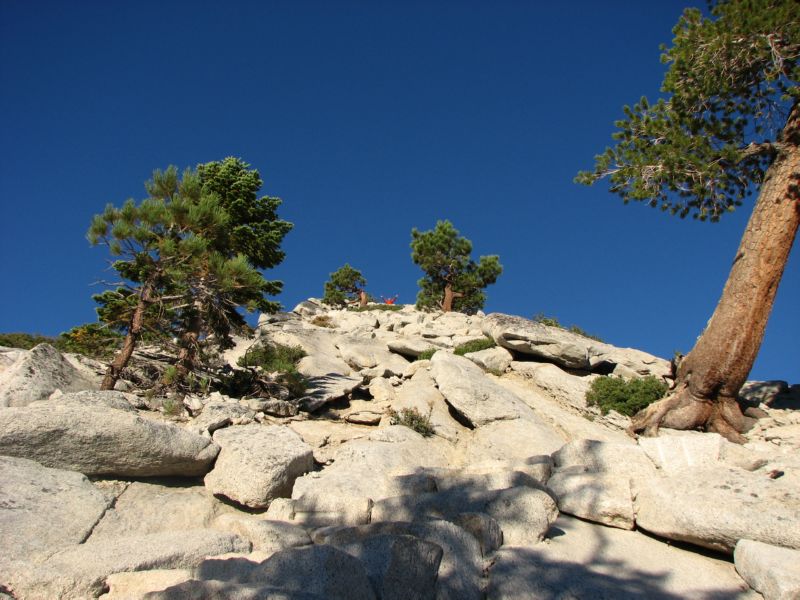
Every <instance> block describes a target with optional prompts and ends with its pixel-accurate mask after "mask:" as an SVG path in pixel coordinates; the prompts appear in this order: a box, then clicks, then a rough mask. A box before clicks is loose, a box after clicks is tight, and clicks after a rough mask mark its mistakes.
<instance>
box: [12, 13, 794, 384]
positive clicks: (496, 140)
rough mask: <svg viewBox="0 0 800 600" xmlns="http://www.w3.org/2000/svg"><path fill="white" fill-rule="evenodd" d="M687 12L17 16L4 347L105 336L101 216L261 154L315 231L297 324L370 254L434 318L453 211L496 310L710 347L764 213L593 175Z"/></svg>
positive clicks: (289, 280) (305, 253)
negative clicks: (496, 270) (487, 264)
mask: <svg viewBox="0 0 800 600" xmlns="http://www.w3.org/2000/svg"><path fill="white" fill-rule="evenodd" d="M697 3H699V4H700V5H702V6H704V5H705V2H702V1H701V0H697ZM686 4H687V2H685V1H681V2H674V1H671V0H659V1H658V2H631V1H623V0H614V1H608V2H596V1H589V0H586V1H577V2H569V3H555V2H553V3H550V2H539V1H528V2H522V1H510V0H509V1H497V2H470V1H456V0H451V1H421V0H419V1H416V0H411V1H403V2H400V1H397V2H385V1H380V0H378V1H367V0H364V1H360V2H348V1H336V2H328V1H324V2H323V1H319V2H311V1H296V2H290V1H287V2H266V1H265V2H255V1H254V2H243V1H231V2H226V3H222V2H202V1H197V2H179V1H167V2H150V1H144V2H106V1H103V2H93V1H85V0H84V1H80V2H64V1H63V0H61V1H57V2H45V1H39V0H3V1H2V2H0V86H1V87H2V92H1V93H0V118H2V135H0V145H1V146H0V147H1V148H2V155H1V158H2V160H0V201H1V202H2V215H3V217H2V220H0V244H1V247H0V252H1V254H0V256H2V260H1V261H0V282H2V293H0V331H28V332H40V333H44V334H57V333H59V332H61V331H64V330H67V329H69V328H70V327H72V326H74V325H77V324H80V323H84V322H87V321H93V320H94V319H95V315H94V305H93V302H92V301H91V299H90V295H91V294H92V293H94V292H96V291H99V288H97V287H92V283H93V282H94V281H96V280H98V279H101V278H103V277H104V276H106V274H105V273H104V269H105V267H106V259H107V258H108V257H107V255H106V253H105V251H104V249H103V248H100V247H98V248H91V247H90V246H89V244H88V242H87V241H86V239H85V237H84V234H85V232H86V229H87V227H88V225H89V222H90V220H91V217H92V215H93V214H95V213H97V212H100V211H101V210H102V209H103V207H104V206H105V204H106V203H109V202H110V203H114V204H120V203H122V202H123V201H124V200H125V199H127V198H129V197H133V198H136V199H141V198H142V197H143V196H144V189H143V185H142V184H143V182H144V181H145V180H146V179H147V178H149V177H150V174H151V173H152V170H153V169H154V168H163V167H166V166H167V165H169V164H175V165H177V166H179V167H181V168H184V167H187V166H194V165H196V164H198V163H200V162H207V161H210V160H217V159H222V158H224V157H226V156H239V157H242V158H243V159H244V160H246V161H247V162H249V163H251V164H252V165H253V167H255V168H257V169H259V171H260V172H261V175H262V177H263V179H264V182H265V185H264V188H263V190H262V191H263V193H265V194H269V195H273V196H279V197H280V198H282V199H283V202H284V204H283V206H282V208H281V215H282V217H283V218H285V219H287V220H289V221H292V222H293V223H294V224H295V229H294V231H292V233H290V234H289V236H288V237H287V238H286V240H285V243H284V248H285V250H286V252H287V258H286V260H285V262H284V263H283V264H282V265H281V266H280V267H279V268H277V269H274V270H273V271H270V272H269V273H268V276H269V277H270V278H277V279H281V280H282V281H284V282H285V288H284V290H285V291H284V293H283V294H282V295H281V296H280V298H279V300H280V301H281V302H282V303H283V304H284V306H286V307H287V308H291V307H292V306H294V304H295V303H297V302H298V301H300V300H302V299H304V298H307V297H309V296H319V295H321V293H322V284H323V282H324V281H325V280H326V279H327V277H328V274H329V273H330V272H332V271H334V270H335V269H337V268H338V267H340V266H341V265H343V264H344V263H345V262H349V263H350V264H351V265H353V266H354V267H356V268H358V269H360V270H361V271H362V272H363V273H364V275H365V277H366V278H367V280H368V283H369V285H368V288H369V291H370V292H372V293H373V294H375V295H377V296H379V295H381V294H383V295H387V296H388V295H393V294H396V293H397V294H399V295H400V301H401V302H408V303H411V302H413V301H414V299H415V295H416V289H417V288H416V281H417V279H418V278H419V277H420V275H421V272H420V271H419V270H418V268H417V267H416V266H415V265H413V263H412V262H411V259H410V249H409V242H410V232H411V229H412V227H417V228H420V229H430V228H432V227H433V226H434V225H435V223H436V220H437V219H450V220H451V221H452V222H453V223H454V225H455V226H456V227H457V228H458V229H459V230H460V231H461V233H462V234H463V235H465V236H466V237H468V238H470V239H471V240H472V241H473V242H474V250H475V254H476V255H479V254H499V255H500V259H501V262H502V264H503V265H504V267H505V270H504V273H503V275H502V277H501V278H500V280H499V281H498V283H497V284H496V285H494V286H492V287H490V288H489V289H488V290H487V291H488V305H487V307H486V308H487V312H488V311H502V312H507V313H513V314H519V315H522V316H528V317H529V316H532V315H533V314H535V313H539V312H544V313H546V314H548V315H554V316H557V317H558V318H559V319H560V320H561V322H562V323H565V324H577V325H580V326H581V327H583V328H584V329H586V330H587V331H590V332H593V333H595V334H597V335H600V336H602V337H603V338H605V339H606V340H607V341H609V342H611V343H614V344H616V345H620V346H632V347H636V348H641V349H644V350H647V351H649V352H652V353H655V354H659V355H661V356H665V357H669V356H671V354H672V352H673V351H674V350H676V349H680V350H683V351H684V352H686V351H688V350H689V349H690V348H691V347H692V345H693V343H694V340H695V338H696V336H697V335H698V334H699V333H700V331H701V330H702V328H703V326H704V325H705V323H706V321H707V319H708V318H709V317H710V316H711V312H712V311H713V308H714V306H715V305H716V302H717V300H718V298H719V294H720V292H721V290H722V286H723V283H724V281H725V279H726V277H727V274H728V268H729V266H730V263H731V260H732V259H733V256H734V253H735V251H736V247H737V244H738V240H739V238H740V236H741V233H742V231H743V229H744V226H745V223H746V220H747V217H748V214H749V212H750V208H751V205H750V204H746V205H745V206H744V207H743V208H742V209H741V210H739V211H737V213H735V214H734V215H730V216H726V217H725V218H724V219H723V221H722V222H721V223H719V224H707V223H706V224H702V223H698V222H693V221H691V220H687V221H681V220H680V219H677V218H674V217H669V216H667V215H664V214H662V213H661V212H660V211H654V210H652V209H650V208H647V207H644V206H634V205H631V206H624V205H623V204H622V202H621V201H620V200H619V199H618V198H617V197H616V196H612V195H611V194H610V193H609V192H608V191H607V187H606V185H604V184H600V185H596V186H595V187H593V188H585V187H582V186H578V185H576V184H574V183H573V182H572V179H573V177H574V175H575V174H576V172H577V171H578V170H580V169H584V168H589V167H591V165H592V158H593V156H594V155H595V154H597V153H599V152H601V151H602V150H603V148H604V147H605V146H606V145H608V144H609V143H610V135H611V133H612V131H613V121H614V120H615V119H617V118H619V117H620V116H621V109H622V106H623V105H624V104H626V103H633V102H635V101H636V100H638V98H639V97H640V96H641V95H643V94H644V95H648V96H650V97H654V96H656V95H657V93H658V88H659V85H660V82H661V78H662V75H663V68H664V67H663V66H662V65H661V64H660V62H659V50H658V45H659V43H661V42H668V41H669V40H670V39H671V28H672V26H673V25H674V23H675V22H676V21H677V18H678V16H679V14H680V12H681V10H682V8H683V7H684V6H685V5H686ZM799 275H800V257H798V250H797V248H795V249H794V252H793V255H792V257H791V259H790V263H789V265H788V266H787V269H786V272H785V274H784V279H783V282H782V284H781V289H780V290H779V292H778V299H777V302H776V305H775V308H774V311H773V315H772V318H771V321H770V325H769V327H768V329H767V334H766V339H765V341H764V345H763V347H762V352H761V355H760V357H759V359H758V361H757V363H756V366H755V368H754V370H753V372H752V374H751V377H752V378H761V379H765V378H779V379H788V380H789V381H794V382H798V381H800V361H798V339H800V317H799V316H798V315H799V314H800V311H798V306H800V276H799Z"/></svg>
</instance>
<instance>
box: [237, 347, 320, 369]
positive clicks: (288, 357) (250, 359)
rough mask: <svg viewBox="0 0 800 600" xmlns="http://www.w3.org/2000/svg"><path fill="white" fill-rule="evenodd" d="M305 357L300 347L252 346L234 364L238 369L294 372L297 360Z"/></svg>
mask: <svg viewBox="0 0 800 600" xmlns="http://www.w3.org/2000/svg"><path fill="white" fill-rule="evenodd" d="M305 355H306V353H305V351H304V350H303V349H302V348H301V347H300V346H285V345H283V344H274V343H273V344H263V345H259V346H254V347H252V348H250V350H248V351H247V352H246V353H245V355H244V356H242V357H241V358H240V359H239V360H238V361H237V362H236V364H238V365H239V366H240V367H261V368H262V369H264V370H265V371H268V372H274V371H278V372H286V371H293V370H295V365H296V363H297V361H298V360H300V359H301V358H303V357H304V356H305Z"/></svg>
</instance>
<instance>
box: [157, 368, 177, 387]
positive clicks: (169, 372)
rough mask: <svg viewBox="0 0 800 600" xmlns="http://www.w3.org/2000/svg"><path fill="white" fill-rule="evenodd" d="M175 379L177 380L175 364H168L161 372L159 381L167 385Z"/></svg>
mask: <svg viewBox="0 0 800 600" xmlns="http://www.w3.org/2000/svg"><path fill="white" fill-rule="evenodd" d="M176 381H178V368H177V367H176V366H175V365H170V366H168V367H167V368H166V369H164V372H163V373H162V374H161V383H162V384H163V385H165V386H166V387H169V386H171V385H172V384H173V383H175V382H176Z"/></svg>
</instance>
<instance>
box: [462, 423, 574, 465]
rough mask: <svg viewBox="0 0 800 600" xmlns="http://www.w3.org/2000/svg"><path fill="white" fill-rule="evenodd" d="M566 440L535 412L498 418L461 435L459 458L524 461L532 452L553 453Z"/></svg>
mask: <svg viewBox="0 0 800 600" xmlns="http://www.w3.org/2000/svg"><path fill="white" fill-rule="evenodd" d="M563 444H564V439H563V438H561V437H560V436H558V435H557V434H556V433H555V432H554V431H553V429H552V428H551V427H548V426H547V425H546V424H545V423H542V422H541V421H539V419H538V418H535V417H534V416H529V417H528V418H527V419H524V420H523V419H514V420H513V421H495V422H493V423H489V424H487V425H484V426H482V427H479V428H477V429H475V430H474V431H472V432H467V433H466V434H464V435H462V436H461V437H460V439H459V451H460V453H461V459H460V461H459V462H460V463H461V464H463V465H465V466H468V465H471V464H475V463H478V462H483V461H487V460H511V461H524V460H526V459H527V458H529V457H530V456H531V455H537V454H538V455H541V454H550V453H551V452H554V451H556V450H557V449H558V448H560V447H561V446H562V445H563Z"/></svg>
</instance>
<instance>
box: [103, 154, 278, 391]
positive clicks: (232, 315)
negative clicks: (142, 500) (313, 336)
mask: <svg viewBox="0 0 800 600" xmlns="http://www.w3.org/2000/svg"><path fill="white" fill-rule="evenodd" d="M145 188H146V190H147V192H148V194H149V197H148V198H147V199H145V200H144V201H142V202H141V203H140V204H138V205H137V204H136V203H135V202H134V201H133V200H129V201H127V202H126V203H125V204H124V205H123V207H122V208H120V209H117V208H114V207H113V206H111V205H109V206H108V207H106V210H105V212H104V213H103V214H102V215H97V216H96V217H95V218H94V220H93V222H92V226H91V228H90V230H89V234H88V237H89V240H90V241H91V242H92V244H99V243H102V244H105V245H107V246H108V247H109V250H110V252H111V254H112V255H113V256H115V257H118V258H117V260H116V261H115V262H114V263H113V268H114V269H115V270H116V271H117V273H118V274H119V275H120V276H121V278H122V284H121V285H119V286H118V287H117V289H116V290H113V291H107V292H105V293H104V294H101V295H98V296H97V297H96V299H98V301H99V302H100V304H101V306H100V307H99V308H98V313H99V316H100V318H101V320H103V321H104V322H105V323H107V324H108V325H109V326H111V327H114V328H117V329H120V330H122V331H124V332H125V340H124V342H123V346H122V350H121V351H120V352H119V353H118V354H117V356H116V357H115V358H114V360H113V361H112V363H111V365H110V367H109V370H108V372H107V374H106V377H105V379H104V381H103V384H102V388H103V389H111V388H113V386H114V383H115V382H116V380H117V379H118V378H119V375H120V373H121V371H122V369H123V368H124V367H125V366H126V365H127V362H128V360H129V359H130V356H131V355H132V353H133V350H134V349H135V346H136V343H137V342H138V340H139V339H140V338H141V337H142V336H143V335H144V334H145V333H146V332H148V331H149V332H152V333H153V334H155V335H160V336H162V337H164V338H165V337H168V336H176V337H178V338H179V339H180V352H179V361H178V375H179V377H178V380H179V381H180V380H181V379H183V378H185V377H186V375H188V373H189V372H191V371H192V370H193V369H194V367H195V363H196V359H197V351H198V347H199V344H200V342H201V341H207V340H209V339H211V338H213V339H214V341H215V343H216V344H217V345H218V346H219V347H223V348H224V347H226V345H228V344H229V343H230V335H231V333H233V332H237V331H239V330H241V329H242V328H243V327H244V326H245V321H244V318H243V316H242V315H241V313H240V312H239V311H238V308H240V307H244V308H246V309H247V310H254V309H261V310H264V311H274V310H275V309H276V308H277V305H276V303H274V302H270V301H268V300H266V298H265V297H264V294H271V293H277V291H280V288H281V284H280V283H279V282H273V281H267V280H265V279H264V278H263V276H262V275H261V273H260V272H259V271H257V270H256V269H255V267H254V266H253V265H252V264H251V263H250V262H249V261H248V257H247V256H246V255H245V254H243V253H241V252H237V251H236V248H234V247H233V246H234V242H233V241H232V239H233V238H232V236H231V235H230V232H232V231H236V230H237V227H238V225H237V223H235V222H234V221H233V220H232V219H231V216H230V214H229V213H228V212H227V211H226V210H225V209H224V207H223V206H222V202H221V200H220V196H219V195H218V194H217V193H214V192H212V191H208V190H207V189H204V186H203V182H202V179H201V177H200V175H199V174H198V173H197V172H195V171H192V170H187V171H185V172H184V173H183V176H182V177H179V176H178V172H177V169H176V168H175V167H170V168H168V169H167V170H166V171H163V172H162V171H155V172H154V174H153V179H152V180H151V181H149V182H147V183H146V184H145ZM286 225H288V227H291V225H289V224H286ZM286 225H283V224H282V225H281V229H286V230H288V229H287V228H286ZM256 229H258V228H257V227H256ZM262 230H263V228H262ZM273 239H275V236H273ZM280 239H282V236H280V237H279V238H278V241H280ZM250 240H251V243H252V244H253V247H256V246H257V245H258V239H257V236H252V237H251V238H250ZM269 247H270V243H264V244H262V245H261V246H260V248H261V249H262V250H261V251H262V252H263V251H265V250H264V249H267V248H269ZM254 253H256V251H254ZM259 256H260V258H261V259H262V264H266V262H267V258H268V257H267V256H266V255H265V254H262V255H259ZM271 256H272V257H273V258H275V257H279V258H280V259H282V258H283V255H282V253H280V252H273V254H272V255H271Z"/></svg>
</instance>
